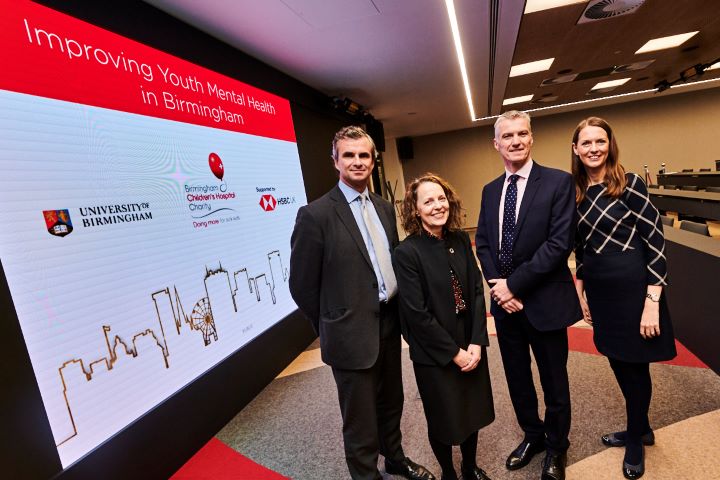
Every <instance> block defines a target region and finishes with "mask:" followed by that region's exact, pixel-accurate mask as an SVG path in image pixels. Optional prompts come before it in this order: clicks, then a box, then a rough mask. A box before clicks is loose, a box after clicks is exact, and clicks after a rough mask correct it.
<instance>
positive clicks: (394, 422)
mask: <svg viewBox="0 0 720 480" xmlns="http://www.w3.org/2000/svg"><path fill="white" fill-rule="evenodd" d="M380 314H381V322H380V323H381V332H379V333H378V335H380V337H381V338H380V352H379V353H378V358H377V361H376V362H375V364H374V365H373V366H372V367H370V368H368V369H364V370H343V369H339V368H333V369H332V371H333V376H334V377H335V384H336V385H337V390H338V400H339V401H340V412H341V414H342V419H343V440H344V444H345V460H346V462H347V465H348V469H349V470H350V476H351V477H352V478H353V479H354V480H360V479H362V480H380V479H381V478H382V476H381V475H380V472H378V469H377V461H378V452H379V453H381V454H382V455H383V456H384V457H385V458H386V459H390V460H392V461H401V460H403V459H404V458H405V454H404V453H403V450H402V446H401V443H402V435H401V433H400V418H401V417H402V409H403V401H404V396H403V386H402V364H401V359H400V351H401V345H400V328H399V324H398V318H397V310H396V309H395V308H394V306H393V307H391V308H387V307H383V308H381V310H380ZM389 322H394V323H392V324H391V323H389Z"/></svg>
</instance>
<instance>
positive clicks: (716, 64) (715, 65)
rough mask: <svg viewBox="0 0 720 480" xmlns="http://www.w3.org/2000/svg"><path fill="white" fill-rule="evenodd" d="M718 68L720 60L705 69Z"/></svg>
mask: <svg viewBox="0 0 720 480" xmlns="http://www.w3.org/2000/svg"><path fill="white" fill-rule="evenodd" d="M718 68H720V62H715V63H713V64H712V65H710V66H709V67H708V68H706V69H705V71H708V70H717V69H718Z"/></svg>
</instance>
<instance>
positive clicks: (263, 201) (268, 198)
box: [260, 194, 277, 212]
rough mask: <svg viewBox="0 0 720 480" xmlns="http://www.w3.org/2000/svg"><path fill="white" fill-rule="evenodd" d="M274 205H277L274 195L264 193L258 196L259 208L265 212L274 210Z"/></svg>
mask: <svg viewBox="0 0 720 480" xmlns="http://www.w3.org/2000/svg"><path fill="white" fill-rule="evenodd" d="M275 207H277V200H275V197H273V196H272V195H270V194H265V195H263V196H262V197H260V208H262V209H263V210H265V211H266V212H271V211H273V210H275Z"/></svg>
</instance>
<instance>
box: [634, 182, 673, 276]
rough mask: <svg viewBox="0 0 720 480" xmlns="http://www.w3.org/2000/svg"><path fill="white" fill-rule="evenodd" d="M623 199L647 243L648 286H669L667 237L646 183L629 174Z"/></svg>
mask: <svg viewBox="0 0 720 480" xmlns="http://www.w3.org/2000/svg"><path fill="white" fill-rule="evenodd" d="M623 197H624V198H623V199H624V201H625V204H626V205H627V207H628V209H629V210H630V211H631V212H632V213H633V214H634V215H635V217H636V218H637V221H636V223H635V226H636V228H637V230H638V233H639V234H640V237H641V238H642V239H643V241H644V242H645V246H646V247H647V248H646V249H645V260H646V264H647V277H648V285H667V263H666V260H665V235H663V226H662V221H661V220H660V212H658V210H657V208H655V205H653V204H652V203H651V202H650V195H649V194H648V190H647V187H646V186H645V182H643V180H642V179H641V178H640V177H639V176H638V175H636V174H634V173H628V174H627V186H626V187H625V193H624V194H623Z"/></svg>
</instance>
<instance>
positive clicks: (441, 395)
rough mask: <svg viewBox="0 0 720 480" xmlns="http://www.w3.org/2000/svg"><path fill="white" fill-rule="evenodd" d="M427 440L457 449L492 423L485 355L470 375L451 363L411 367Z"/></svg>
mask: <svg viewBox="0 0 720 480" xmlns="http://www.w3.org/2000/svg"><path fill="white" fill-rule="evenodd" d="M413 367H414V370H415V380H416V381H417V385H418V390H419V391H420V397H421V398H422V402H423V408H424V409H425V419H426V420H427V425H428V433H429V434H430V436H431V437H432V438H433V439H435V440H438V441H440V442H442V443H444V444H446V445H459V444H460V443H462V442H463V440H465V439H466V438H467V437H468V436H470V434H472V433H474V432H476V431H478V430H480V429H481V428H482V427H484V426H485V425H488V424H490V423H492V421H493V420H495V408H494V406H493V397H492V388H491V386H490V372H489V370H488V360H487V351H486V348H485V347H482V359H481V360H480V363H478V366H477V367H475V369H474V370H471V371H470V372H467V373H465V372H461V371H460V368H459V367H458V366H457V365H455V363H454V362H450V363H449V364H448V365H445V366H443V367H441V366H432V365H422V364H419V363H414V364H413Z"/></svg>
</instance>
